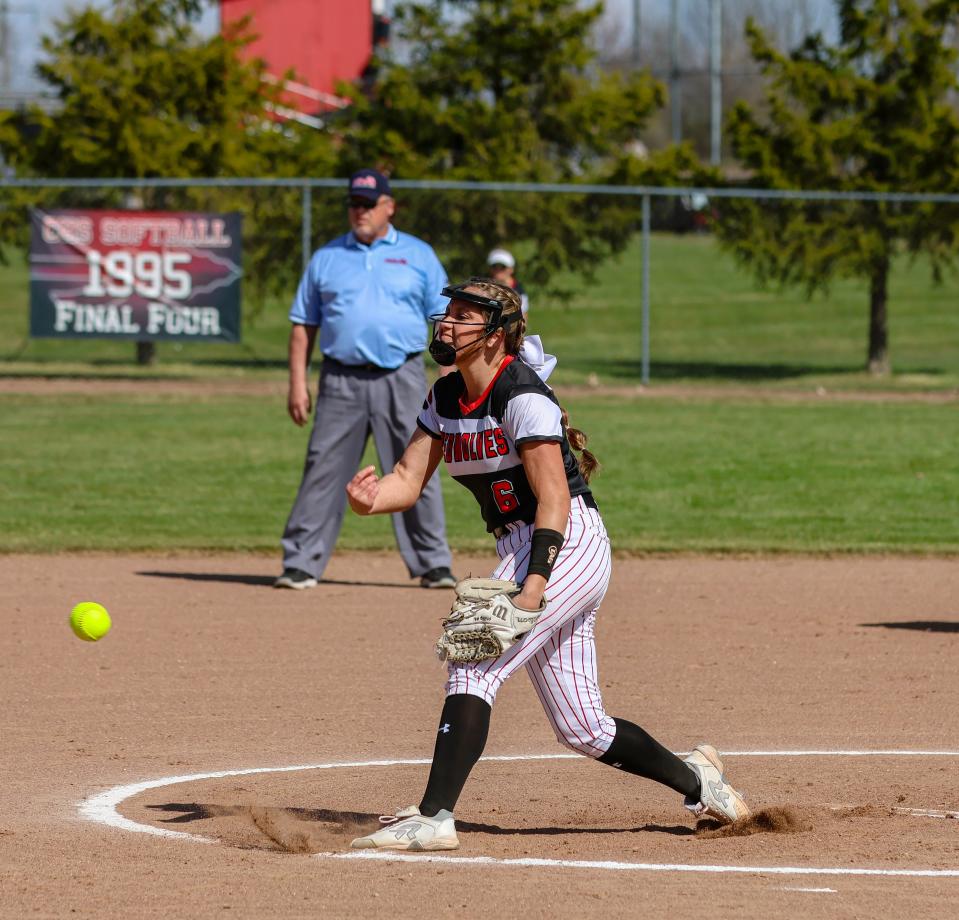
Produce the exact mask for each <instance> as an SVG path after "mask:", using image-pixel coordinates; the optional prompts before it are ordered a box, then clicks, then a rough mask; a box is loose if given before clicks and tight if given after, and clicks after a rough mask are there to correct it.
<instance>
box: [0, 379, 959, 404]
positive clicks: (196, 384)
mask: <svg viewBox="0 0 959 920" xmlns="http://www.w3.org/2000/svg"><path fill="white" fill-rule="evenodd" d="M560 389H561V391H562V393H563V396H564V398H576V397H580V398H581V397H614V398H616V399H680V400H684V399H685V400H729V399H735V400H742V401H747V402H766V403H769V402H772V403H797V402H867V403H876V402H882V403H929V404H935V405H941V404H952V403H959V390H955V389H945V390H922V389H917V390H877V389H850V390H827V389H825V388H824V387H821V386H817V387H811V386H805V387H803V386H801V385H800V386H795V387H789V388H784V389H774V388H770V387H756V386H746V385H737V384H723V385H712V386H710V385H708V384H702V383H698V384H695V385H688V384H678V383H663V382H660V381H656V382H654V383H653V385H652V386H642V385H639V384H632V385H630V384H622V385H616V384H600V383H597V384H595V385H590V384H565V385H563V386H561V387H560ZM286 391H287V378H286V377H285V376H283V377H280V376H269V377H255V376H250V377H234V378H229V377H182V378H181V377H134V376H130V375H127V376H123V375H120V376H116V377H90V376H77V377H71V376H70V375H68V374H64V375H54V376H49V377H35V376H29V375H27V374H23V375H18V374H14V375H8V376H3V375H2V374H0V395H29V396H122V397H126V398H137V397H142V398H151V399H152V398H154V397H157V396H171V397H172V396H179V397H184V396H195V397H197V398H199V399H216V398H219V397H222V396H273V397H275V398H276V399H278V400H282V399H284V398H285V396H286Z"/></svg>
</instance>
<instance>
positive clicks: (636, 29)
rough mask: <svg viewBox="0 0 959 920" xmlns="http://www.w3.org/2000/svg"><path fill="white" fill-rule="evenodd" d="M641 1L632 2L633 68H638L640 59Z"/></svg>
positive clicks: (634, 0)
mask: <svg viewBox="0 0 959 920" xmlns="http://www.w3.org/2000/svg"><path fill="white" fill-rule="evenodd" d="M640 2H641V0H633V67H634V68H637V69H638V68H639V63H640V58H641V56H642V55H641V48H640V38H641V36H642V29H641V25H642V19H641V14H640V9H639V5H640Z"/></svg>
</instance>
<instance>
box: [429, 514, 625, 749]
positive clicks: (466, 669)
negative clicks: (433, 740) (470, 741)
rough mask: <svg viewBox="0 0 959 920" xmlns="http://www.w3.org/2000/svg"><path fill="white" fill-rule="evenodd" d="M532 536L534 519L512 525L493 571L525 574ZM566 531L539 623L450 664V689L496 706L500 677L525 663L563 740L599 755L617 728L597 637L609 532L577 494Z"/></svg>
mask: <svg viewBox="0 0 959 920" xmlns="http://www.w3.org/2000/svg"><path fill="white" fill-rule="evenodd" d="M532 536H533V526H532V525H530V524H510V525H508V532H507V533H506V534H505V535H504V536H503V537H501V538H500V539H499V540H498V541H497V543H496V552H497V554H498V555H499V557H500V564H499V566H497V568H496V571H495V572H494V573H493V577H494V578H506V579H509V578H512V579H514V580H516V581H518V582H522V581H523V579H524V578H525V577H526V567H527V566H528V565H529V554H530V541H531V539H532ZM565 537H566V539H565V542H564V543H563V548H562V549H561V550H560V554H559V557H558V558H557V560H556V564H555V565H554V566H553V572H552V575H551V577H550V580H549V584H548V585H547V586H546V597H547V604H546V610H545V611H544V613H543V614H542V616H540V618H539V620H538V621H537V623H536V626H534V627H533V629H532V630H530V631H529V632H528V633H527V634H526V636H524V637H523V639H522V641H520V642H518V643H517V644H516V645H514V646H513V647H512V648H510V649H509V650H508V651H507V652H504V653H503V654H502V655H500V657H499V658H495V659H492V660H490V661H483V662H480V663H478V664H455V665H454V664H451V665H450V666H449V680H448V681H447V684H446V693H447V695H452V694H455V693H470V694H472V695H473V696H478V697H480V698H482V699H484V700H486V702H487V703H489V704H490V705H491V706H492V704H493V700H494V699H495V698H496V693H497V691H498V690H499V688H500V687H501V686H502V685H503V682H504V681H505V680H506V679H507V678H508V677H510V675H512V674H513V673H514V672H516V671H518V670H519V669H520V668H523V667H525V668H526V673H527V674H529V677H530V680H532V682H533V687H534V688H535V689H536V693H537V695H538V696H539V700H540V702H541V703H542V704H543V708H544V709H545V710H546V715H547V717H548V718H549V721H550V724H551V725H552V726H553V731H554V732H555V733H556V737H557V738H558V739H559V741H560V742H562V743H563V744H565V745H567V746H568V747H570V748H572V749H573V750H574V751H578V752H579V753H580V754H585V755H586V756H588V757H600V756H602V755H603V754H604V753H605V752H606V750H607V749H608V748H609V746H610V745H611V744H612V743H613V737H614V736H615V734H616V724H615V722H614V721H613V719H612V718H611V717H610V716H608V715H607V714H606V711H605V710H604V709H603V699H602V694H601V693H600V689H599V683H598V677H597V668H596V645H595V641H594V638H593V628H594V625H595V622H596V611H597V610H598V609H599V605H600V603H601V602H602V600H603V596H604V595H605V594H606V589H607V588H608V587H609V576H610V568H611V558H610V548H609V537H608V536H607V534H606V528H605V527H604V526H603V519H602V518H601V517H600V515H599V512H598V511H597V510H596V509H595V508H590V507H588V506H587V505H586V503H585V502H584V501H583V500H582V498H579V497H576V498H573V500H572V502H571V508H570V515H569V520H568V522H567V524H566V535H565Z"/></svg>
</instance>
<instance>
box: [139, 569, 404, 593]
mask: <svg viewBox="0 0 959 920" xmlns="http://www.w3.org/2000/svg"><path fill="white" fill-rule="evenodd" d="M136 574H137V575H142V576H144V577H146V578H178V579H182V580H183V581H217V582H224V583H226V584H233V585H251V586H252V587H255V588H271V587H273V582H274V581H276V575H246V574H243V573H242V572H162V571H145V572H137V573H136ZM320 585H321V586H322V585H347V586H348V587H351V588H389V589H391V590H393V589H395V588H416V589H418V590H422V589H421V588H420V585H419V582H417V581H412V582H393V581H345V580H343V579H339V578H324V579H323V580H322V581H321V582H320Z"/></svg>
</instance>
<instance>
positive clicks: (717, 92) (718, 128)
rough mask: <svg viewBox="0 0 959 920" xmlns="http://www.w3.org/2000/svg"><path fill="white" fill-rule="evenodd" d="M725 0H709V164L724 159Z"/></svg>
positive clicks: (716, 164) (716, 163)
mask: <svg viewBox="0 0 959 920" xmlns="http://www.w3.org/2000/svg"><path fill="white" fill-rule="evenodd" d="M722 57H723V0H709V162H710V163H712V165H713V166H718V165H719V163H720V161H721V160H722V157H723V140H722V137H723V134H722V132H723V61H722Z"/></svg>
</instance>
